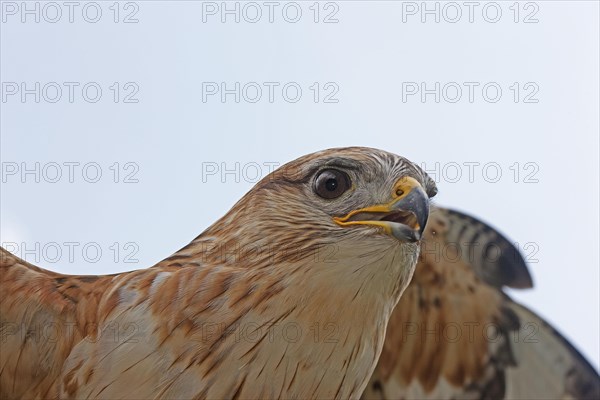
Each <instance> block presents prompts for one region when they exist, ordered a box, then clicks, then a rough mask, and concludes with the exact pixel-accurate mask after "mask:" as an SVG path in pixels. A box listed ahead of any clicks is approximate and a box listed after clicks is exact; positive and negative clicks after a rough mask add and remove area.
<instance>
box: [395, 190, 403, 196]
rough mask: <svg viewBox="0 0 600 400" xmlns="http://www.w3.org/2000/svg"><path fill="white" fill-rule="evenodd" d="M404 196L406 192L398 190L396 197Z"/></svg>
mask: <svg viewBox="0 0 600 400" xmlns="http://www.w3.org/2000/svg"><path fill="white" fill-rule="evenodd" d="M403 194H404V190H402V189H396V196H398V197H400V196H402V195H403Z"/></svg>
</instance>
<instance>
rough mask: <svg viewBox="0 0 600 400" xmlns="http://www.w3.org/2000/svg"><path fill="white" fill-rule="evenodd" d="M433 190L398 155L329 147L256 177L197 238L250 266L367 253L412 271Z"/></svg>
mask: <svg viewBox="0 0 600 400" xmlns="http://www.w3.org/2000/svg"><path fill="white" fill-rule="evenodd" d="M435 193H436V187H435V183H434V182H433V180H432V179H431V178H430V177H429V176H428V175H427V174H426V173H425V172H424V171H423V170H422V169H421V168H419V167H418V166H417V165H415V164H414V163H412V162H410V161H408V160H407V159H405V158H403V157H400V156H397V155H395V154H391V153H388V152H385V151H382V150H377V149H372V148H364V147H350V148H336V149H329V150H324V151H320V152H317V153H313V154H309V155H306V156H303V157H300V158H298V159H296V160H294V161H292V162H289V163H287V164H285V165H283V166H282V167H280V168H279V169H277V170H275V171H274V172H273V173H271V174H270V175H268V176H266V177H265V178H263V179H262V180H261V181H260V182H259V183H257V184H256V185H255V187H254V188H252V189H251V190H250V192H248V193H247V194H246V195H245V196H244V197H243V198H242V199H241V200H240V201H239V202H238V203H237V204H235V206H234V207H233V208H232V210H231V211H230V212H229V213H228V214H227V215H225V216H224V217H223V218H222V219H221V220H219V221H217V222H216V223H215V224H213V226H211V227H210V228H209V229H208V230H207V231H206V232H204V233H203V234H202V235H201V236H200V237H199V238H205V239H211V240H213V242H215V241H216V242H218V243H219V246H221V247H223V246H225V247H227V249H226V250H223V249H222V248H221V251H220V252H218V254H219V255H220V256H221V257H222V256H223V255H224V254H225V255H228V256H229V259H233V261H234V262H237V263H241V264H244V263H245V261H248V262H249V263H250V264H251V265H252V267H260V266H275V267H276V268H277V269H279V270H281V269H282V268H284V267H282V265H283V263H282V262H281V261H294V262H293V263H288V264H287V265H291V267H294V268H302V266H306V265H309V264H310V265H315V264H317V265H321V266H323V268H327V269H328V270H335V269H336V268H334V267H333V264H339V266H340V268H345V267H343V265H346V266H348V265H354V264H356V260H358V259H363V260H365V262H367V260H368V259H369V257H366V256H367V255H371V256H373V257H375V258H381V257H383V256H386V255H387V256H388V258H389V260H390V261H391V259H392V258H394V257H396V262H398V263H401V261H400V258H402V259H406V258H408V260H406V262H405V264H408V265H410V264H412V266H411V267H410V268H407V270H410V274H412V268H414V264H415V262H416V258H417V255H418V251H419V244H418V240H419V239H420V238H421V235H422V233H423V230H424V229H425V224H426V223H427V217H428V215H429V199H430V197H432V196H434V195H435ZM244 249H246V250H247V251H246V256H245V255H244ZM365 257H366V258H365ZM373 257H371V258H373ZM398 257H400V258H398ZM221 261H222V260H221ZM296 261H298V262H296ZM373 262H374V261H373ZM327 264H329V265H327Z"/></svg>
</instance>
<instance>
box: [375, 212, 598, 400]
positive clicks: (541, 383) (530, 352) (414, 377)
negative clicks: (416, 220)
mask: <svg viewBox="0 0 600 400" xmlns="http://www.w3.org/2000/svg"><path fill="white" fill-rule="evenodd" d="M503 286H507V287H514V288H528V287H531V286H532V282H531V277H530V275H529V272H528V270H527V267H526V264H525V261H524V260H523V257H522V256H521V255H520V253H519V251H518V250H517V249H516V248H515V246H513V245H512V244H511V243H510V242H509V241H508V240H507V239H506V238H505V237H503V236H502V235H501V234H500V233H499V232H497V231H496V230H494V229H492V228H491V227H489V226H488V225H486V224H484V223H482V222H481V221H478V220H476V219H475V218H472V217H470V216H467V215H464V214H462V213H460V212H456V211H451V210H447V209H440V208H438V209H435V210H433V211H432V214H431V216H430V221H429V223H428V227H427V230H426V233H425V236H424V240H423V243H422V249H421V257H420V259H419V263H418V264H417V268H416V271H415V274H414V277H413V280H412V282H411V284H410V285H409V287H408V288H407V290H406V292H405V293H404V296H403V297H402V298H401V299H400V302H399V303H398V305H397V307H396V309H395V310H394V312H393V314H392V316H391V319H390V323H389V325H388V329H387V334H386V339H385V344H384V348H383V351H382V354H381V357H380V359H379V363H378V365H377V368H376V370H375V373H374V374H373V377H372V379H371V381H370V383H369V385H368V386H367V389H366V391H365V393H364V395H363V398H367V399H377V398H379V399H412V398H418V399H451V398H475V399H500V398H509V399H515V398H537V399H541V398H544V399H555V398H578V399H579V398H600V393H599V390H600V389H599V388H600V379H599V377H598V374H597V373H596V371H595V370H594V369H593V368H592V367H591V366H590V365H589V364H588V363H587V362H586V361H585V359H584V358H583V357H582V356H581V355H580V354H579V353H578V352H577V350H575V349H574V348H573V347H572V346H571V345H570V344H569V343H568V342H567V341H566V340H565V339H564V338H563V337H562V336H561V335H560V334H559V333H557V332H556V331H555V330H554V329H553V328H552V327H550V326H549V325H548V324H547V323H546V322H545V321H543V320H542V319H541V318H540V317H538V316H536V315H535V314H534V313H532V312H531V311H529V310H527V309H526V308H524V307H523V306H520V305H519V304H517V303H515V302H513V301H512V300H511V299H510V298H509V297H508V296H507V295H505V294H504V293H503V292H502V287H503Z"/></svg>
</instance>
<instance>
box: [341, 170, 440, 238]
mask: <svg viewBox="0 0 600 400" xmlns="http://www.w3.org/2000/svg"><path fill="white" fill-rule="evenodd" d="M393 197H394V199H393V200H392V201H391V202H390V203H388V204H384V205H375V206H372V207H367V208H361V209H359V210H354V211H351V212H350V213H348V214H347V215H346V216H344V217H335V218H334V219H333V220H334V221H335V223H337V224H338V225H340V226H348V225H371V226H378V227H380V228H383V230H384V231H385V232H386V233H387V234H390V235H392V236H394V237H395V238H396V239H398V240H400V241H401V242H416V241H418V240H420V239H421V236H422V235H423V231H424V230H425V225H426V224H427V218H428V217H429V197H428V196H427V193H425V190H423V187H422V186H421V185H420V184H419V182H417V180H416V179H413V178H410V177H404V178H402V179H400V180H399V181H398V182H397V183H396V185H395V186H394V193H393Z"/></svg>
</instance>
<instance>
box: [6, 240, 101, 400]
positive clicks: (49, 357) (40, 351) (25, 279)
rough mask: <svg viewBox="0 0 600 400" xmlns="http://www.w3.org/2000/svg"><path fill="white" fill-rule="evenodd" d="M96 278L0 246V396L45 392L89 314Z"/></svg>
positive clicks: (94, 303)
mask: <svg viewBox="0 0 600 400" xmlns="http://www.w3.org/2000/svg"><path fill="white" fill-rule="evenodd" d="M104 279H105V280H106V279H107V278H104ZM86 280H89V282H86ZM98 280H99V278H98V279H97V278H96V277H78V278H75V277H70V276H67V275H62V274H57V273H54V272H51V271H47V270H44V269H41V268H38V267H36V266H34V265H31V264H29V263H28V262H26V261H24V260H21V259H20V258H18V257H15V256H14V255H12V254H11V253H9V252H8V251H6V250H4V249H3V248H1V247H0V287H1V289H2V296H1V297H0V345H1V346H2V351H1V352H0V397H1V398H3V399H4V398H9V399H10V398H25V397H43V396H44V394H45V392H44V390H45V388H47V387H49V385H51V383H52V382H54V380H55V379H56V378H57V376H58V375H59V374H60V372H61V369H62V365H63V363H64V361H65V359H66V358H67V357H68V355H69V353H70V352H71V349H72V348H73V346H75V344H76V343H78V342H79V341H80V340H81V339H82V334H81V332H82V329H81V327H82V326H85V325H86V324H87V319H88V318H87V316H93V315H94V312H93V310H95V308H96V307H97V299H98V295H99V294H100V293H102V288H103V285H102V282H101V280H100V281H98ZM91 281H94V282H95V285H94V286H92V285H91Z"/></svg>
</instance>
